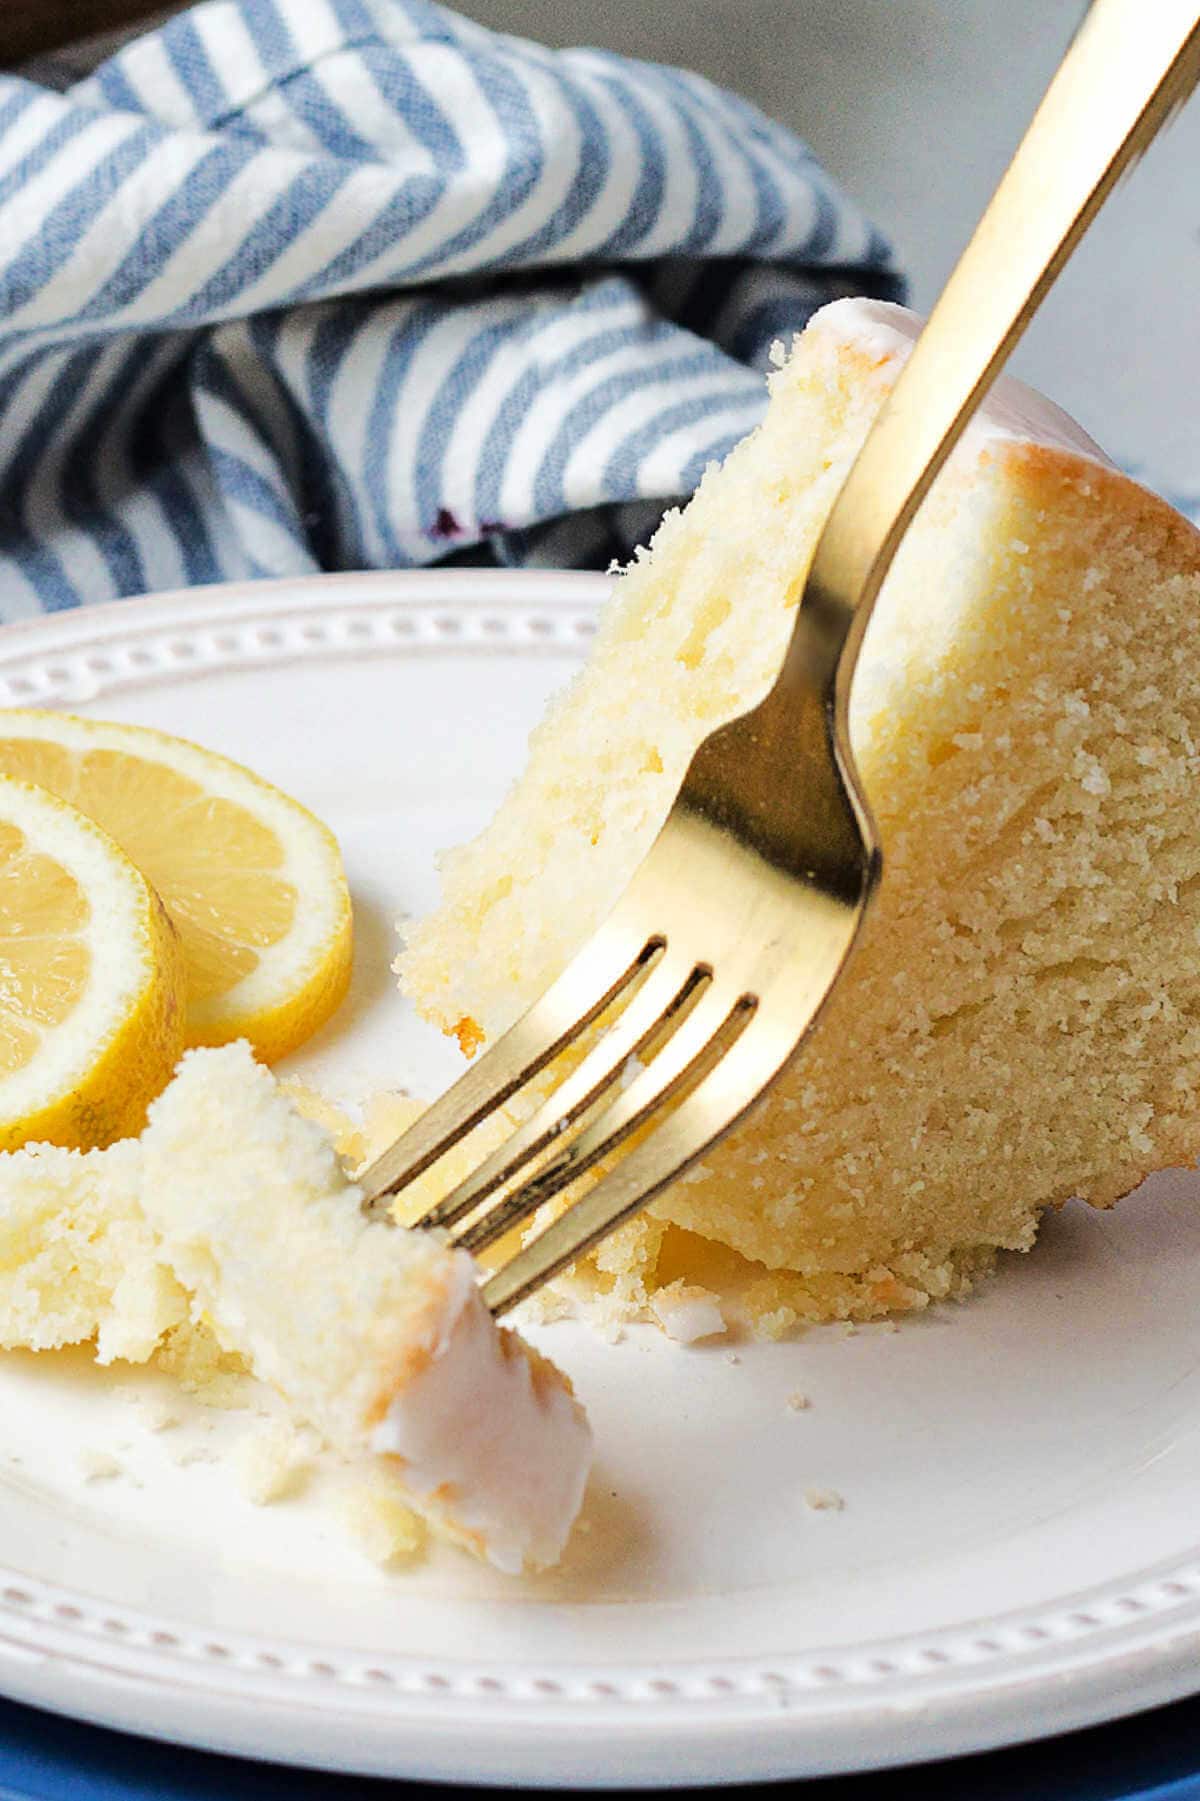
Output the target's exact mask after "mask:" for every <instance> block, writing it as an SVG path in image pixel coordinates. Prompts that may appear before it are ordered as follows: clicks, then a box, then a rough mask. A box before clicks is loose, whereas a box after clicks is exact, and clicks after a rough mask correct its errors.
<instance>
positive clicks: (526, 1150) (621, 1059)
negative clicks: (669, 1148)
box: [416, 951, 704, 1243]
mask: <svg viewBox="0 0 1200 1801" xmlns="http://www.w3.org/2000/svg"><path fill="white" fill-rule="evenodd" d="M703 980H704V976H703V973H702V972H701V971H699V970H697V969H695V968H694V967H693V966H692V964H691V960H690V959H688V960H686V961H685V960H684V959H682V958H680V957H672V956H671V954H670V952H669V951H668V952H667V953H666V955H665V956H663V957H662V958H661V959H660V960H659V962H658V963H657V964H655V966H654V968H653V969H652V971H651V973H650V975H649V976H647V978H646V980H645V981H644V982H643V984H642V986H641V987H640V988H639V989H638V990H637V992H636V993H635V995H634V996H633V998H632V1000H630V1002H629V1004H628V1006H627V1007H626V1008H625V1011H624V1012H623V1013H622V1014H621V1016H620V1017H619V1019H616V1020H614V1021H613V1023H612V1025H611V1026H610V1027H609V1028H608V1030H607V1031H606V1032H605V1033H604V1034H603V1036H602V1037H601V1038H600V1040H599V1042H598V1043H597V1044H595V1045H594V1046H593V1048H592V1049H591V1050H590V1051H589V1052H588V1054H587V1056H586V1057H585V1058H584V1059H583V1062H582V1063H580V1065H579V1066H578V1068H577V1069H575V1070H573V1071H572V1072H571V1074H570V1075H569V1076H567V1077H566V1079H565V1080H564V1081H563V1082H561V1083H560V1084H559V1086H558V1087H557V1088H556V1089H555V1090H554V1092H553V1093H552V1094H550V1095H548V1096H547V1098H546V1100H545V1101H544V1102H543V1103H542V1105H541V1106H540V1107H539V1108H538V1109H537V1112H536V1113H534V1115H533V1116H532V1118H530V1119H528V1120H526V1121H525V1122H524V1124H523V1125H521V1126H519V1127H518V1128H517V1129H516V1131H515V1132H513V1133H512V1134H511V1135H510V1136H509V1137H508V1138H506V1139H505V1141H504V1143H503V1144H501V1145H498V1146H497V1148H496V1149H495V1150H494V1151H493V1152H492V1153H491V1155H490V1156H488V1157H486V1158H485V1159H484V1160H483V1162H482V1163H480V1164H479V1165H478V1166H477V1168H475V1169H474V1170H473V1171H472V1172H471V1174H470V1175H469V1176H466V1177H464V1179H463V1180H462V1181H461V1182H460V1183H459V1184H458V1186H457V1187H455V1188H452V1189H451V1190H450V1192H449V1194H447V1195H445V1196H443V1198H442V1199H441V1200H440V1201H438V1202H436V1203H435V1204H434V1205H433V1206H432V1207H430V1208H429V1210H428V1212H427V1213H425V1214H423V1215H422V1217H421V1218H420V1219H419V1220H417V1222H416V1224H417V1225H419V1226H426V1227H428V1226H453V1225H454V1224H456V1222H457V1221H459V1220H461V1219H463V1218H464V1216H465V1215H467V1214H468V1213H471V1212H473V1211H474V1209H475V1208H477V1207H479V1206H480V1205H481V1204H482V1203H483V1202H484V1201H485V1200H486V1199H487V1198H488V1196H489V1195H491V1194H493V1193H494V1192H495V1191H496V1189H497V1188H500V1187H501V1186H502V1185H503V1184H504V1183H505V1182H509V1181H511V1180H512V1179H513V1177H514V1176H516V1175H517V1174H518V1173H519V1171H520V1170H521V1169H523V1168H524V1167H525V1166H526V1165H527V1164H529V1163H530V1162H532V1161H533V1159H534V1158H536V1157H538V1156H539V1155H540V1154H541V1152H542V1151H543V1150H545V1148H546V1147H547V1146H548V1145H550V1144H552V1143H553V1142H554V1140H555V1139H556V1138H558V1137H559V1136H560V1135H561V1133H563V1132H564V1131H566V1130H567V1129H568V1128H569V1127H570V1126H572V1125H573V1124H574V1123H575V1121H576V1120H577V1119H578V1118H579V1117H580V1116H581V1115H582V1114H583V1113H585V1112H586V1111H587V1109H588V1108H589V1107H590V1106H592V1105H593V1103H594V1102H595V1101H597V1100H598V1099H599V1098H600V1096H601V1095H602V1094H604V1093H605V1092H606V1091H607V1090H608V1089H609V1088H611V1087H612V1085H613V1083H614V1082H617V1081H619V1080H620V1077H621V1072H622V1070H623V1069H624V1068H625V1066H626V1065H627V1063H628V1061H629V1059H630V1057H631V1056H638V1055H640V1054H641V1052H643V1051H645V1050H646V1049H648V1048H649V1046H650V1044H651V1043H652V1042H653V1040H654V1039H655V1038H656V1037H657V1036H658V1034H659V1033H660V1032H661V1031H662V1030H663V1028H664V1026H665V1025H666V1024H667V1023H668V1022H670V1021H671V1020H672V1019H674V1018H675V1017H676V1015H677V1014H678V1012H679V1010H680V1008H681V1007H683V1006H684V1005H686V1003H687V1001H688V999H689V998H690V997H691V995H692V994H693V993H694V992H695V989H696V987H697V986H698V985H699V984H700V983H701V982H702V981H703ZM479 1223H481V1222H479ZM479 1242H486V1243H490V1242H491V1239H490V1238H488V1239H486V1240H480V1241H479Z"/></svg>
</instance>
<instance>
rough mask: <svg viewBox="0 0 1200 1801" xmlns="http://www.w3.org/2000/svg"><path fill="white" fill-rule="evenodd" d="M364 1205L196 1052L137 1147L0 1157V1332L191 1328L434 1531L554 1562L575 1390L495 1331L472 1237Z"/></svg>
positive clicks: (324, 1161)
mask: <svg viewBox="0 0 1200 1801" xmlns="http://www.w3.org/2000/svg"><path fill="white" fill-rule="evenodd" d="M361 1198H362V1197H361V1194H360V1191H359V1190H358V1189H357V1188H356V1187H354V1185H353V1184H352V1183H351V1182H350V1180H349V1178H348V1177H347V1175H346V1174H345V1172H344V1170H343V1168H342V1165H341V1164H340V1163H339V1161H338V1158H337V1156H336V1154H335V1152H334V1149H333V1146H332V1144H331V1143H330V1140H329V1137H328V1135H327V1134H326V1133H325V1132H324V1131H323V1130H322V1129H321V1128H320V1127H319V1126H318V1125H316V1124H315V1123H313V1122H312V1121H311V1120H307V1119H304V1118H302V1117H301V1116H300V1114H299V1113H298V1112H297V1111H296V1110H295V1108H294V1107H293V1106H292V1104H291V1103H290V1101H289V1100H288V1099H287V1097H286V1096H285V1095H284V1093H283V1092H282V1090H281V1089H280V1087H279V1085H278V1084H277V1083H276V1081H275V1080H274V1078H273V1077H272V1076H271V1075H270V1073H269V1072H268V1071H267V1070H266V1069H264V1068H263V1067H262V1066H261V1065H259V1064H257V1063H255V1061H254V1059H253V1058H252V1056H251V1054H250V1052H249V1050H248V1048H247V1047H246V1046H245V1045H233V1046H230V1047H228V1048H226V1049H222V1050H217V1051H195V1052H192V1053H191V1054H189V1055H188V1056H187V1057H185V1058H184V1060H183V1062H182V1063H181V1064H180V1067H179V1071H178V1074H177V1075H176V1077H175V1080H174V1081H173V1082H172V1083H171V1085H170V1087H169V1088H167V1090H166V1091H165V1092H164V1093H163V1094H162V1095H161V1096H160V1097H159V1099H158V1100H157V1101H156V1102H155V1103H154V1106H153V1107H152V1109H151V1114H150V1121H149V1124H148V1125H147V1127H146V1130H145V1132H144V1133H143V1134H142V1137H141V1139H140V1140H134V1141H127V1142H125V1143H123V1144H119V1145H116V1146H114V1147H113V1148H112V1149H111V1150H108V1151H94V1152H91V1153H89V1154H87V1155H81V1154H78V1153H68V1152H64V1151H58V1150H53V1149H48V1148H45V1147H35V1148H32V1149H26V1150H22V1151H18V1152H14V1153H12V1154H10V1155H7V1156H0V1345H3V1346H4V1348H6V1349H8V1348H13V1347H16V1346H24V1347H27V1348H31V1349H34V1350H44V1349H50V1348H54V1347H56V1346H60V1345H63V1344H71V1343H86V1342H89V1341H91V1340H93V1339H94V1340H95V1341H96V1343H97V1350H98V1355H99V1356H100V1357H101V1359H102V1360H106V1361H107V1360H111V1359H113V1358H116V1357H121V1358H125V1359H127V1360H129V1361H145V1360H147V1359H148V1358H150V1357H151V1356H152V1355H154V1354H155V1353H156V1351H157V1350H158V1349H159V1347H160V1345H163V1344H164V1343H168V1344H169V1342H170V1341H169V1340H168V1339H167V1335H168V1334H169V1333H171V1331H172V1330H173V1329H176V1328H178V1327H179V1326H180V1325H181V1324H182V1323H184V1322H188V1321H190V1322H191V1323H192V1324H193V1325H195V1326H202V1327H203V1328H205V1329H206V1330H207V1331H208V1332H209V1333H211V1334H212V1336H213V1337H214V1338H215V1339H216V1341H217V1343H218V1345H219V1346H220V1347H221V1348H222V1350H224V1351H226V1352H233V1353H236V1354H237V1355H238V1356H239V1357H240V1358H242V1359H243V1360H244V1362H245V1364H246V1365H247V1366H248V1368H249V1369H250V1370H251V1371H252V1372H253V1373H254V1374H255V1375H256V1376H258V1377H259V1378H260V1379H261V1380H262V1381H264V1382H266V1383H269V1384H270V1385H271V1386H272V1387H273V1388H275V1389H276V1390H277V1391H278V1392H279V1393H280V1394H281V1395H282V1396H283V1398H284V1400H285V1401H286V1402H287V1404H288V1407H289V1409H290V1410H291V1412H292V1414H293V1415H294V1416H295V1418H296V1419H297V1420H300V1421H303V1422H306V1423H307V1424H309V1425H311V1426H314V1427H316V1428H317V1430H318V1431H319V1432H320V1433H321V1435H322V1437H323V1438H324V1439H325V1440H326V1441H327V1442H328V1443H329V1444H330V1445H332V1446H333V1447H335V1449H337V1450H338V1451H340V1452H343V1453H345V1454H346V1455H347V1456H350V1457H362V1456H363V1455H364V1454H370V1453H373V1454H375V1455H376V1456H377V1457H378V1458H379V1459H380V1460H381V1462H382V1465H383V1467H384V1468H385V1469H386V1470H387V1471H389V1472H390V1473H391V1475H392V1476H393V1477H394V1479H395V1482H396V1487H397V1491H398V1493H402V1494H403V1497H404V1499H405V1500H407V1501H408V1502H410V1503H411V1505H412V1506H414V1507H415V1508H416V1509H417V1510H418V1511H419V1512H420V1513H421V1514H423V1515H424V1516H425V1517H426V1518H427V1519H428V1520H429V1521H430V1522H431V1524H433V1525H434V1526H435V1527H436V1529H437V1530H438V1531H440V1532H441V1533H442V1535H443V1536H445V1537H449V1538H452V1539H454V1540H455V1541H457V1542H459V1543H461V1544H463V1545H465V1546H466V1547H467V1548H468V1549H469V1550H471V1551H473V1552H475V1553H476V1554H477V1555H479V1556H481V1557H486V1558H488V1559H489V1560H490V1561H491V1562H492V1563H494V1564H496V1565H497V1567H498V1568H500V1569H502V1570H506V1571H510V1572H514V1573H515V1572H517V1571H520V1570H522V1569H524V1568H540V1567H543V1566H545V1565H547V1564H551V1563H554V1562H556V1561H557V1559H558V1557H559V1554H560V1553H561V1551H562V1548H563V1545H564V1544H565V1542H566V1538H567V1535H568V1533H569V1532H570V1529H571V1525H572V1523H573V1521H574V1519H575V1515H576V1514H577V1512H578V1510H579V1506H580V1502H581V1500H582V1495H583V1488H584V1483H585V1481H586V1478H587V1472H588V1467H589V1463H590V1458H591V1434H590V1431H589V1428H588V1425H587V1422H586V1420H585V1418H584V1415H583V1411H582V1409H581V1408H580V1406H579V1404H578V1403H577V1402H576V1401H575V1399H574V1397H573V1396H572V1393H571V1389H570V1385H569V1384H568V1382H567V1381H566V1379H565V1377H563V1376H562V1375H561V1374H560V1373H559V1371H558V1370H556V1369H555V1368H554V1366H553V1365H552V1364H550V1363H548V1362H547V1361H546V1360H545V1359H544V1358H542V1357H539V1356H538V1355H537V1353H536V1352H535V1351H533V1350H532V1349H531V1347H529V1346H528V1345H526V1344H525V1343H524V1342H523V1341H522V1340H521V1339H520V1338H519V1337H518V1336H517V1335H516V1333H514V1332H511V1331H504V1330H500V1329H498V1328H497V1327H496V1325H495V1323H494V1322H493V1320H492V1318H491V1315H490V1314H489V1313H488V1311H487V1309H486V1307H485V1306H484V1305H483V1302H482V1301H481V1299H480V1296H479V1288H478V1280H477V1271H476V1268H475V1265H474V1264H473V1262H472V1261H471V1259H470V1258H469V1257H468V1256H467V1255H466V1254H465V1253H464V1252H461V1251H451V1250H449V1249H447V1248H446V1246H445V1245H444V1244H443V1243H442V1242H441V1241H440V1240H439V1239H437V1238H435V1237H434V1236H432V1235H431V1234H428V1233H421V1232H410V1231H405V1230H403V1229H401V1228H394V1229H393V1228H389V1227H387V1226H385V1225H381V1224H371V1223H369V1222H368V1221H367V1220H366V1219H364V1217H363V1215H362V1213H361V1211H360V1202H361ZM169 1360H170V1359H169V1358H168V1361H169Z"/></svg>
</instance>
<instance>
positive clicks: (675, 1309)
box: [650, 1280, 725, 1344]
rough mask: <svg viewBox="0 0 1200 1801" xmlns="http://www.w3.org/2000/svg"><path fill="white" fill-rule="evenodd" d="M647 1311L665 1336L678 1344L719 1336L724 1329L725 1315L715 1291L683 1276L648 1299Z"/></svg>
mask: <svg viewBox="0 0 1200 1801" xmlns="http://www.w3.org/2000/svg"><path fill="white" fill-rule="evenodd" d="M650 1311H651V1313H653V1315H654V1317H655V1319H656V1320H657V1321H658V1323H659V1325H660V1326H661V1327H662V1329H663V1331H664V1332H665V1333H666V1335H667V1337H668V1338H673V1339H674V1340H675V1342H676V1343H677V1344H695V1343H696V1342H697V1341H698V1340H699V1339H701V1338H720V1337H722V1336H723V1334H724V1332H725V1315H724V1314H723V1313H722V1312H721V1304H720V1302H719V1301H718V1299H717V1297H716V1295H715V1294H713V1293H712V1292H711V1290H710V1289H707V1288H697V1287H695V1286H693V1285H692V1284H690V1283H687V1282H684V1281H683V1280H680V1281H678V1282H672V1283H671V1284H670V1286H669V1287H667V1288H660V1289H659V1291H658V1293H657V1294H656V1295H654V1296H653V1297H652V1299H651V1302H650Z"/></svg>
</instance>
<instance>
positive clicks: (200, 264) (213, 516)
mask: <svg viewBox="0 0 1200 1801" xmlns="http://www.w3.org/2000/svg"><path fill="white" fill-rule="evenodd" d="M898 287H899V283H898V278H897V277H896V275H895V273H894V271H893V269H892V265H891V262H890V258H889V251H888V247H887V245H886V243H885V242H884V240H883V239H882V238H881V237H880V236H879V234H878V233H877V232H876V231H875V230H874V229H873V228H872V227H871V226H870V225H869V224H868V223H867V222H866V221H865V220H864V219H863V218H862V217H861V215H860V214H859V213H858V212H857V211H856V210H855V208H854V207H853V206H852V205H851V204H849V202H848V201H847V200H846V199H845V198H844V197H843V196H842V195H841V194H840V193H839V192H838V190H837V189H836V187H835V186H834V185H833V184H832V183H831V182H830V180H829V179H828V177H827V176H826V175H825V174H824V173H823V171H822V170H821V168H820V167H819V166H818V164H817V163H816V161H815V160H814V158H813V157H812V155H811V153H810V152H809V151H808V150H807V149H806V148H805V146H804V145H803V144H802V143H800V142H799V140H798V139H797V138H795V137H794V136H793V135H792V134H791V133H790V132H788V131H786V130H784V129H783V128H782V127H780V126H778V125H775V124H772V123H771V122H770V121H769V120H767V119H766V118H764V117H763V116H762V115H761V114H760V113H758V112H757V111H756V110H755V109H754V108H753V107H751V106H749V105H747V104H746V103H745V102H744V101H742V100H739V99H737V98H736V97H734V96H733V95H731V94H728V93H725V92H722V91H721V90H719V89H717V88H715V87H713V86H712V85H711V84H710V83H709V82H707V81H704V80H702V79H701V78H700V77H698V76H695V75H691V74H686V73H683V72H681V71H679V70H677V69H670V68H663V67H659V66H656V65H651V64H646V63H639V62H633V61H630V60H627V59H625V58H622V57H619V56H614V55H610V54H607V53H603V52H600V51H595V50H571V51H563V52H552V51H549V50H546V49H543V48H541V47H539V46H537V45H534V44H529V43H524V42H521V41H520V40H517V39H514V38H510V37H501V36H497V35H495V34H493V33H491V32H489V31H486V30H484V29H482V28H481V27H480V26H478V25H475V24H473V23H470V22H469V21H467V20H465V19H463V18H461V17H459V16H458V15H456V14H454V13H451V12H447V11H445V10H443V9H442V8H440V7H438V6H435V5H432V4H429V3H428V0H208V4H205V5H201V6H198V7H196V8H195V9H194V10H192V11H191V12H188V13H185V14H182V15H181V16H179V17H177V18H175V19H173V20H172V21H171V22H170V23H169V24H167V25H165V26H163V27H162V28H161V29H159V30H157V31H154V32H152V33H150V34H149V35H147V36H145V37H142V38H140V39H137V40H136V41H134V42H132V43H130V44H128V45H127V46H126V47H125V48H124V49H122V50H121V51H120V52H119V53H118V54H117V55H115V56H114V57H113V58H112V59H111V60H110V61H108V62H106V63H104V64H102V65H101V66H100V67H99V68H98V69H96V70H95V71H94V72H93V73H92V74H91V75H90V76H89V77H88V78H87V79H85V80H83V81H82V82H77V83H76V84H75V85H73V86H71V87H69V88H67V89H66V91H62V92H60V91H55V90H54V88H53V87H52V86H51V85H48V84H47V83H45V82H42V81H35V80H31V79H28V78H22V77H20V76H16V75H13V76H2V77H0V617H2V618H6V619H13V618H17V617H19V616H21V615H24V614H29V613H34V612H38V611H42V610H47V609H54V608H62V607H71V606H75V605H78V604H79V603H81V602H86V601H94V600H104V599H111V598H114V597H117V596H120V595H127V594H134V593H140V592H144V591H147V590H153V589H160V588H170V587H178V586H183V585H185V584H190V583H195V582H211V581H218V580H223V579H229V578H243V577H247V576H250V577H253V576H272V575H288V574H296V573H303V572H308V571H312V570H316V569H332V568H338V569H345V568H378V567H407V566H412V565H416V564H426V563H431V562H435V561H438V560H440V559H443V558H445V557H447V556H448V555H457V556H459V557H471V558H473V559H479V558H481V557H482V558H485V559H489V560H490V559H495V560H498V561H501V562H506V563H527V562H542V563H545V562H550V563H556V564H588V563H591V564H604V563H606V562H607V561H608V560H610V559H611V558H612V557H613V556H614V555H618V556H619V555H623V554H626V553H627V552H628V550H629V548H630V547H631V545H632V544H633V543H634V542H636V541H637V540H638V539H639V538H640V537H642V536H643V535H644V534H645V532H646V531H647V530H648V529H649V528H650V527H651V526H652V525H653V523H654V520H655V518H656V517H657V515H658V513H659V512H660V511H661V509H662V507H663V506H664V505H665V504H667V503H668V502H669V501H670V500H671V499H673V498H674V497H677V496H679V495H683V494H686V493H687V492H689V491H690V490H691V489H692V488H693V487H694V485H695V483H696V482H697V480H698V479H699V476H700V474H701V473H702V471H703V469H704V467H705V465H706V464H707V463H708V462H709V461H711V460H712V459H714V458H719V457H721V456H722V455H723V454H724V453H725V452H726V451H727V450H728V449H729V447H730V446H731V445H732V444H733V443H734V442H735V441H736V439H737V438H738V437H740V436H741V435H742V434H743V433H744V432H746V431H747V430H748V429H749V428H750V427H751V426H752V425H753V424H754V422H755V421H756V419H757V418H758V417H759V415H760V412H761V409H762V406H763V401H764V394H763V383H762V375H761V370H762V367H763V365H764V363H765V360H766V353H767V351H768V348H769V346H770V344H771V342H772V341H773V340H774V339H776V338H778V337H781V336H787V335H788V334H790V333H791V332H792V331H794V330H796V329H798V328H799V327H800V326H802V325H803V324H804V322H805V320H806V319H807V317H808V316H809V314H810V313H811V312H812V311H813V310H814V309H815V308H816V307H817V306H819V305H821V304H823V303H824V302H825V301H826V300H828V299H831V298H833V297H835V296H836V295H839V294H843V293H851V292H867V293H875V294H885V295H894V294H896V293H897V291H898Z"/></svg>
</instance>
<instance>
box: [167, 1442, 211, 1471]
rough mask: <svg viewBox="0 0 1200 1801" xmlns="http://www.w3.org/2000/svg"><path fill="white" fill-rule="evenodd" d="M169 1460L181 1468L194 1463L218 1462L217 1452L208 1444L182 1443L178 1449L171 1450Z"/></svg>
mask: <svg viewBox="0 0 1200 1801" xmlns="http://www.w3.org/2000/svg"><path fill="white" fill-rule="evenodd" d="M171 1460H172V1462H173V1463H175V1464H176V1465H177V1466H178V1467H179V1468H180V1469H181V1470H186V1469H190V1468H191V1466H192V1465H193V1464H194V1463H218V1462H219V1461H220V1459H219V1458H218V1456H217V1453H216V1452H215V1451H214V1450H212V1449H211V1448H210V1447H209V1446H208V1445H184V1446H183V1447H182V1448H181V1449H180V1450H177V1451H172V1453H171Z"/></svg>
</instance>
